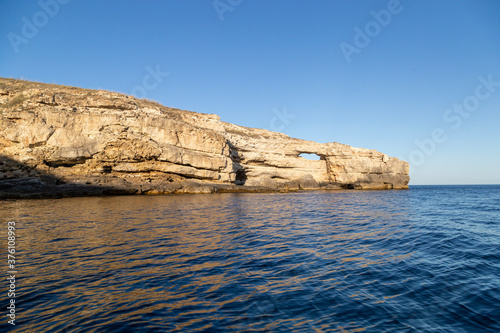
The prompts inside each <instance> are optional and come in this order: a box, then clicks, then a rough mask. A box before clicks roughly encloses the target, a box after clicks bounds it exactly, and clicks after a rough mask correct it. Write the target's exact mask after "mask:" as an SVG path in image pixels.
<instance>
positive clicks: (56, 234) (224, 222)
mask: <svg viewBox="0 0 500 333" xmlns="http://www.w3.org/2000/svg"><path fill="white" fill-rule="evenodd" d="M414 192H415V191H413V192H412V191H369V192H355V191H353V192H351V191H345V192H344V191H342V192H340V191H339V192H307V193H288V194H220V195H182V196H158V197H141V196H132V197H107V198H71V199H64V200H34V201H9V202H3V203H2V216H1V217H2V220H15V221H17V225H18V228H19V230H18V234H19V239H18V242H19V243H18V249H19V253H18V258H19V262H18V264H19V276H20V280H19V282H18V284H19V289H20V293H19V295H20V296H19V297H18V299H17V303H18V304H19V307H20V308H19V309H18V313H19V318H18V322H19V325H16V329H17V331H19V332H21V331H23V332H24V331H30V330H32V331H36V332H40V331H51V332H67V331H72V332H105V331H123V332H128V331H134V332H160V331H185V332H195V331H206V332H221V331H228V332H233V331H248V330H254V331H264V332H267V331H287V332H290V331H318V332H322V331H331V330H334V331H343V330H344V331H349V332H356V331H363V330H366V331H373V330H381V331H384V330H391V329H392V330H398V331H401V330H403V331H404V330H409V331H412V330H415V331H422V330H425V329H429V327H436V326H437V327H448V328H450V327H454V326H453V325H455V324H456V323H457V321H456V320H457V319H456V317H457V316H458V314H459V313H460V311H462V312H463V313H466V314H467V313H469V312H468V311H470V313H469V314H471V313H475V310H474V309H471V308H470V307H467V306H466V308H467V309H466V310H464V309H462V310H460V309H458V310H456V309H455V310H453V309H450V308H449V306H448V308H445V305H444V303H443V302H448V303H450V302H453V301H454V300H455V301H456V298H457V297H458V298H464V297H465V296H466V295H464V294H463V292H464V290H465V289H467V288H465V287H466V286H462V285H460V284H457V282H456V281H454V282H453V283H450V282H449V281H446V279H447V278H448V277H449V274H450V271H452V270H453V264H454V263H453V262H447V260H448V259H449V258H450V256H452V255H451V254H450V253H446V252H444V251H443V248H441V246H450V247H451V246H453V245H454V244H455V243H456V242H458V241H459V239H453V237H454V236H450V235H444V234H443V235H441V236H440V235H436V234H435V233H432V234H427V231H425V230H421V226H420V225H419V223H416V220H415V219H414V218H413V217H414V216H415V214H419V213H418V212H415V206H414V202H415V200H416V199H415V197H414V195H413V193H414ZM412 195H413V197H412ZM417 199H418V197H417ZM497 228H498V227H497ZM2 232H3V231H2ZM443 232H444V231H443ZM433 237H434V238H433ZM450 237H451V238H450ZM423 238H424V239H423ZM446 242H448V243H446ZM460 242H463V239H460ZM435 244H441V245H440V246H439V247H438V248H433V246H434V245H435ZM462 245H463V244H462ZM471 246H472V245H471ZM483 246H484V248H483V250H485V251H490V250H491V248H489V247H488V245H483ZM428 250H429V252H426V251H428ZM430 250H432V251H430ZM455 251H456V250H455ZM429 254H430V255H429ZM495 255H496V254H495ZM495 258H498V257H495ZM435 260H442V264H441V266H440V268H441V269H440V268H439V267H437V269H436V270H432V271H430V270H429V268H430V267H432V268H436V267H434V264H435ZM448 261H449V260H448ZM483 269H485V270H486V269H487V267H484V268H483ZM496 269H497V270H498V266H497V267H496ZM462 278H465V279H467V278H469V277H467V276H465V277H463V276H462ZM447 288H448V289H447ZM478 288H479V287H478ZM492 288H493V287H492ZM443 290H449V291H446V292H445V293H444V294H443ZM460 293H462V294H460ZM470 293H471V292H470V291H469V292H466V294H469V295H470ZM480 295H481V297H482V300H481V301H482V302H483V303H488V301H489V300H491V298H493V299H496V300H498V287H497V289H496V291H495V289H494V288H493V289H491V288H490V289H485V292H484V293H482V294H481V293H480ZM488 297H489V298H488ZM465 300H466V299H465V298H464V301H465ZM448 303H447V304H448ZM448 305H449V304H448ZM491 311H493V312H491ZM491 311H490V312H488V314H487V315H486V316H485V317H486V318H489V317H490V316H492V315H493V314H495V312H494V310H491ZM497 313H498V312H497ZM450 315H451V317H450ZM493 318H494V317H493ZM481 320H483V319H481ZM481 320H479V319H478V320H473V319H471V320H470V322H466V323H465V324H464V322H463V320H462V322H458V324H462V325H466V326H467V325H470V326H471V327H480V328H483V329H484V328H486V327H488V326H487V325H488V322H487V323H486V326H485V325H483V326H477V325H480V324H478V323H477V321H478V322H481ZM2 324H3V323H2ZM458 324H456V325H458ZM489 324H490V326H491V324H495V325H498V321H495V320H494V319H491V318H490V322H489ZM429 325H430V326H429ZM433 325H434V326H433ZM457 327H460V326H457Z"/></svg>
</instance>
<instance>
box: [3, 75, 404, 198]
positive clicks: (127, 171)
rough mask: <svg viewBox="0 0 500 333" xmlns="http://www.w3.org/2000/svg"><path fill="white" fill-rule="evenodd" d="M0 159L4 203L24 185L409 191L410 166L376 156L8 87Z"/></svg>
mask: <svg viewBox="0 0 500 333" xmlns="http://www.w3.org/2000/svg"><path fill="white" fill-rule="evenodd" d="M302 153H310V154H316V155H318V156H319V157H320V159H319V160H308V159H305V158H302V157H300V156H299V155H300V154H302ZM0 157H1V159H0V193H3V197H9V196H16V195H17V196H21V197H22V196H23V193H24V194H25V195H24V196H29V195H30V193H31V194H33V192H30V191H28V190H26V189H27V188H29V186H28V187H26V186H27V185H26V184H29V183H30V181H31V183H33V184H35V183H36V186H37V187H36V188H37V189H38V190H37V191H38V192H37V191H35V193H42V194H41V195H42V196H43V195H45V194H47V193H45V192H51V193H57V191H58V190H57V189H58V188H60V189H62V188H66V189H68V188H70V187H71V186H72V185H75V186H80V187H79V188H81V186H88V187H92V188H93V189H94V190H93V191H90V192H89V194H93V193H94V194H106V193H113V194H117V193H138V194H156V193H191V192H194V193H198V192H201V193H212V192H220V191H289V190H299V189H342V188H344V189H345V188H353V189H405V188H408V181H409V176H408V173H409V167H408V163H406V162H404V161H400V160H398V159H396V158H393V157H389V156H387V155H385V154H383V153H380V152H377V151H375V150H368V149H363V148H354V147H351V146H348V145H344V144H340V143H326V144H320V143H315V142H312V141H305V140H299V139H294V138H290V137H288V136H287V135H284V134H281V133H276V132H271V131H268V130H263V129H255V128H247V127H242V126H238V125H233V124H229V123H225V122H223V121H221V120H220V118H219V117H218V116H217V115H213V114H202V113H195V112H190V111H184V110H178V109H173V108H169V107H165V106H162V105H160V104H157V103H155V102H151V101H147V100H141V99H136V98H134V97H131V96H126V95H123V94H119V93H113V92H108V91H101V90H97V91H96V90H88V89H81V88H74V87H66V86H58V85H51V84H43V83H35V82H27V81H20V80H13V79H0ZM49 180H50V181H49ZM23 182H24V184H25V186H24V187H22V186H20V185H19V186H17V185H15V184H21V183H23ZM2 184H3V185H2ZM5 184H10V185H5ZM44 184H46V185H47V186H46V188H45V189H46V191H45V192H44V190H43V189H44ZM63 185H64V186H63ZM19 188H22V189H23V190H22V191H21V190H19ZM103 189H106V190H103ZM63 192H64V191H63ZM70 192H71V191H70ZM76 192H78V191H76ZM9 193H10V194H9ZM64 193H66V192H64ZM64 193H63V195H64ZM71 193H73V192H71ZM0 197H1V196H0Z"/></svg>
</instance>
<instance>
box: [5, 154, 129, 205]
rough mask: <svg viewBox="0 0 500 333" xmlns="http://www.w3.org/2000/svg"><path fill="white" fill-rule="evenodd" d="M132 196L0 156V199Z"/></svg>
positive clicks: (118, 189)
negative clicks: (59, 176) (70, 179)
mask: <svg viewBox="0 0 500 333" xmlns="http://www.w3.org/2000/svg"><path fill="white" fill-rule="evenodd" d="M123 194H133V193H132V192H131V190H130V189H121V188H117V187H113V186H101V185H90V184H77V183H71V182H66V181H64V180H63V179H60V178H58V177H56V176H54V175H51V174H48V173H44V172H42V171H40V170H37V169H35V168H33V167H30V166H28V165H26V164H24V163H21V162H18V161H16V160H14V159H12V158H10V157H7V156H4V155H0V200H2V199H39V198H63V197H77V196H78V197H79V196H96V195H123Z"/></svg>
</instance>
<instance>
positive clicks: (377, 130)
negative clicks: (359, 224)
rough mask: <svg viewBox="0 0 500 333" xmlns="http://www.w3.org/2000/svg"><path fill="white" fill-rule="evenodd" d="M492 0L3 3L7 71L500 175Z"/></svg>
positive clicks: (454, 174)
mask: <svg viewBox="0 0 500 333" xmlns="http://www.w3.org/2000/svg"><path fill="white" fill-rule="evenodd" d="M499 17H500V2H499V1H496V0H489V1H486V0H475V1H472V0H470V1H463V0H441V1H430V0H413V1H412V0H400V1H397V0H376V1H375V0H372V1H352V0H338V1H335V0H316V1H306V0H273V1H269V0H169V1H128V0H119V1H118V0H107V1H101V0H100V1H96V0H86V1H77V0H40V1H14V0H0V76H1V77H9V78H23V79H26V80H33V81H38V82H45V83H56V84H64V85H70V86H78V87H82V88H90V89H105V90H110V91H116V92H120V93H126V94H133V95H135V96H137V97H141V98H143V97H144V98H148V99H151V100H155V101H158V102H160V103H161V104H163V105H166V106H170V107H175V108H179V109H184V110H190V111H196V112H202V113H215V114H217V115H219V116H220V117H221V119H222V120H223V121H226V122H230V123H235V124H238V125H242V126H247V127H256V128H266V129H270V130H275V131H278V132H282V133H285V134H287V135H289V136H291V137H296V138H301V139H305V140H312V141H316V142H340V143H344V144H348V145H352V146H355V147H363V148H369V149H376V150H378V151H381V152H383V153H386V154H388V155H390V156H394V157H398V158H400V159H403V160H405V161H408V162H409V163H410V177H411V180H410V185H421V184H500V172H499V170H500V154H499V153H500V131H499V125H500V20H499V19H498V18H499Z"/></svg>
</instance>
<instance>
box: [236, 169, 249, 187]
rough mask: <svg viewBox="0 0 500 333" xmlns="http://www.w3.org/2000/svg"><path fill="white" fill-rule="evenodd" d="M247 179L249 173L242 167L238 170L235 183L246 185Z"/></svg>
mask: <svg viewBox="0 0 500 333" xmlns="http://www.w3.org/2000/svg"><path fill="white" fill-rule="evenodd" d="M246 181H247V174H246V173H245V170H243V169H240V170H238V171H236V180H235V182H234V183H235V184H236V185H245V182H246Z"/></svg>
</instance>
